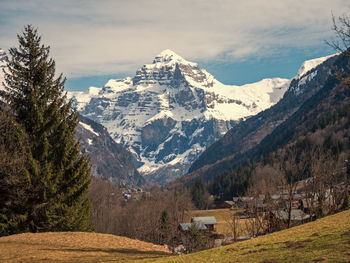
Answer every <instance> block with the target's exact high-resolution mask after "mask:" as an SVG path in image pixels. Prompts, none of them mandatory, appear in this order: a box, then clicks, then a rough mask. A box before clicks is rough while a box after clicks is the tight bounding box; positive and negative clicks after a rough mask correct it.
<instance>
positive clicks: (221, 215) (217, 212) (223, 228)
mask: <svg viewBox="0 0 350 263" xmlns="http://www.w3.org/2000/svg"><path fill="white" fill-rule="evenodd" d="M243 211H244V210H243V209H234V210H230V209H228V208H225V209H210V210H192V211H190V212H189V213H188V214H187V215H186V220H187V221H186V222H190V220H191V217H194V216H215V218H216V221H217V222H218V224H217V225H216V227H215V228H216V232H217V233H219V234H224V235H225V236H232V235H233V233H232V227H231V226H230V224H229V222H230V217H231V216H232V215H233V214H237V213H242V212H243ZM246 221H247V220H246V219H238V228H237V231H238V235H239V236H245V235H249V233H248V231H247V230H246Z"/></svg>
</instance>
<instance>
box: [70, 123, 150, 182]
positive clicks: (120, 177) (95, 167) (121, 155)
mask: <svg viewBox="0 0 350 263" xmlns="http://www.w3.org/2000/svg"><path fill="white" fill-rule="evenodd" d="M76 137H77V139H79V140H80V149H81V151H82V152H83V153H86V154H88V155H89V156H90V160H91V165H92V175H93V176H95V177H98V178H104V179H108V180H110V181H112V182H114V183H116V184H118V185H120V186H128V187H133V186H139V185H143V184H144V183H145V180H144V179H143V177H142V176H141V175H140V174H139V173H138V172H137V170H136V168H135V166H134V163H133V159H132V155H131V153H130V152H128V151H127V150H125V149H124V148H123V147H122V146H121V145H119V144H117V143H116V142H115V141H114V140H113V139H112V138H111V137H110V135H109V133H108V132H107V130H106V128H105V127H103V126H102V125H101V124H98V123H96V122H94V121H93V120H90V119H88V118H85V117H83V116H80V122H79V125H78V127H77V134H76Z"/></svg>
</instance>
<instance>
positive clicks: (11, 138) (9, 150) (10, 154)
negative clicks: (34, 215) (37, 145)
mask: <svg viewBox="0 0 350 263" xmlns="http://www.w3.org/2000/svg"><path fill="white" fill-rule="evenodd" d="M27 142H28V140H27V136H26V135H25V133H24V132H23V129H21V128H20V127H19V125H16V123H15V122H14V120H13V118H12V114H11V112H9V111H7V110H5V109H1V108H0V236H3V235H9V234H15V233H20V232H26V231H27V230H28V226H27V224H26V220H27V215H28V213H27V209H26V206H25V204H26V203H27V200H28V198H27V187H28V177H27V175H28V174H27V170H26V169H25V167H26V165H27V161H28V158H27V153H28V143H27Z"/></svg>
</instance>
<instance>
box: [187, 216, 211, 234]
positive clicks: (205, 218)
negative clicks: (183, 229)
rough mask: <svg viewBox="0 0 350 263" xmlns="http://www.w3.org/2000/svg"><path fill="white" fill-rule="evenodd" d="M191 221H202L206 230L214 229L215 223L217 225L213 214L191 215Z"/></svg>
mask: <svg viewBox="0 0 350 263" xmlns="http://www.w3.org/2000/svg"><path fill="white" fill-rule="evenodd" d="M191 223H202V224H204V225H205V226H206V228H207V230H208V231H215V225H217V221H216V218H215V216H201V217H192V219H191Z"/></svg>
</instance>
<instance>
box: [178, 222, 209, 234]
mask: <svg viewBox="0 0 350 263" xmlns="http://www.w3.org/2000/svg"><path fill="white" fill-rule="evenodd" d="M192 227H196V228H197V229H199V230H202V231H205V230H207V227H206V226H205V225H204V224H203V223H202V222H196V223H180V224H179V229H180V230H181V231H182V232H187V231H188V230H190V229H191V228H192Z"/></svg>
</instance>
